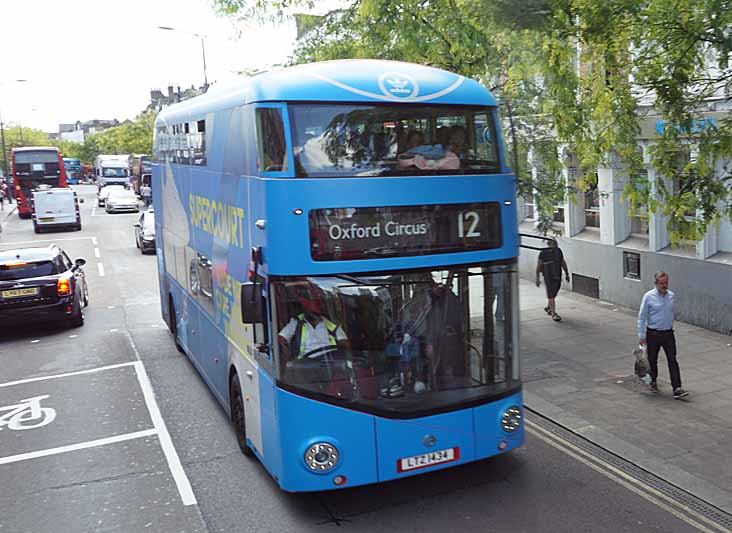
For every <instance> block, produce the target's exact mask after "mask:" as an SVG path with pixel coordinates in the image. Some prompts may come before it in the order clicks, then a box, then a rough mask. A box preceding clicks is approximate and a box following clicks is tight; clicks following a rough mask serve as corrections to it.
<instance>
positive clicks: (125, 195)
mask: <svg viewBox="0 0 732 533" xmlns="http://www.w3.org/2000/svg"><path fill="white" fill-rule="evenodd" d="M107 200H108V201H114V202H136V201H137V196H135V193H133V192H130V191H112V192H110V193H109V196H108V197H107Z"/></svg>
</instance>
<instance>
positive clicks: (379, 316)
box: [153, 60, 524, 491]
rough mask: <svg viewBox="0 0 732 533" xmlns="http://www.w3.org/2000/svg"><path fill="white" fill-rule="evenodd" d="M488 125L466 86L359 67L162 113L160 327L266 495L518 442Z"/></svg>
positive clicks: (472, 87) (344, 66) (509, 267)
mask: <svg viewBox="0 0 732 533" xmlns="http://www.w3.org/2000/svg"><path fill="white" fill-rule="evenodd" d="M499 131H500V124H499V119H498V115H497V105H496V101H495V99H494V98H493V96H492V95H491V93H490V92H489V91H488V90H486V89H485V88H483V87H482V86H480V85H479V84H478V83H476V82H475V81H472V80H470V79H466V78H464V77H462V76H459V75H456V74H452V73H449V72H445V71H442V70H438V69H434V68H429V67H424V66H419V65H414V64H408V63H399V62H389V61H375V60H352V61H336V62H326V63H315V64H310V65H303V66H298V67H293V68H289V69H284V70H281V71H276V72H271V73H265V74H261V75H258V76H255V77H253V78H249V79H247V80H245V81H241V82H239V83H238V84H235V85H233V86H231V87H228V88H219V89H216V90H212V91H209V92H208V93H207V94H206V95H203V96H199V97H197V98H193V99H191V100H188V101H185V102H182V103H180V104H177V105H174V106H171V107H168V108H166V109H164V110H163V111H161V113H160V114H159V115H158V117H157V121H156V124H155V134H154V163H153V191H154V192H153V198H154V204H155V221H156V226H157V227H156V246H157V252H158V256H157V257H158V268H159V274H160V295H161V302H162V313H163V316H164V318H165V320H166V322H167V324H168V326H169V328H170V330H171V332H172V334H173V337H174V339H175V342H176V344H177V346H178V348H179V349H180V350H181V351H183V352H185V353H186V354H187V355H188V357H189V358H190V360H191V361H192V362H193V364H194V366H195V367H196V368H197V370H198V372H199V373H200V375H201V376H202V378H203V379H204V381H205V382H206V383H207V384H208V386H209V387H210V389H211V391H212V392H213V394H214V395H215V396H216V398H217V399H218V401H219V402H220V403H221V405H222V406H223V408H224V409H225V410H226V411H227V413H228V414H229V415H230V417H231V420H232V422H233V424H234V427H235V429H236V433H237V436H238V439H239V445H240V446H241V448H242V451H243V452H244V453H245V454H247V455H255V456H256V457H257V458H259V460H260V461H261V462H262V463H263V464H264V466H265V467H266V469H267V470H268V471H269V472H270V474H271V475H272V476H273V477H274V478H275V479H276V480H277V482H278V483H279V485H280V487H281V488H283V489H284V490H287V491H315V490H327V489H335V488H339V487H351V486H356V485H362V484H367V483H375V482H381V481H386V480H392V479H398V478H401V477H405V476H410V475H414V474H418V473H427V472H431V471H433V470H437V469H442V468H448V467H451V466H454V465H459V464H464V463H467V462H470V461H476V460H479V459H483V458H486V457H491V456H494V455H497V454H501V453H505V452H507V451H510V450H512V449H514V448H516V447H518V446H520V445H521V444H522V442H523V439H524V428H523V408H522V395H521V381H520V372H519V351H518V349H519V342H518V324H519V321H518V278H517V268H516V259H517V255H518V248H519V247H518V234H517V219H516V208H515V195H516V191H515V183H514V176H513V175H512V174H511V173H510V171H509V169H508V168H507V166H506V161H505V157H504V154H503V148H502V143H501V137H500V133H499Z"/></svg>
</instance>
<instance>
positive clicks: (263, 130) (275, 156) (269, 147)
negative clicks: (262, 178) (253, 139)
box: [257, 107, 287, 172]
mask: <svg viewBox="0 0 732 533" xmlns="http://www.w3.org/2000/svg"><path fill="white" fill-rule="evenodd" d="M257 148H258V153H257V166H258V168H259V170H260V171H263V172H280V171H283V170H287V150H286V143H285V126H284V123H283V122H282V111H281V110H280V109H276V108H270V107H263V108H259V109H257Z"/></svg>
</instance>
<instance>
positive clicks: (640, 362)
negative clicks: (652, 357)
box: [633, 344, 651, 385]
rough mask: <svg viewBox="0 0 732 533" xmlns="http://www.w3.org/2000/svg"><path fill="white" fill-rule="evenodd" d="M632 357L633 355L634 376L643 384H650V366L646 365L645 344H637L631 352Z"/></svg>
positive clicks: (646, 353)
mask: <svg viewBox="0 0 732 533" xmlns="http://www.w3.org/2000/svg"><path fill="white" fill-rule="evenodd" d="M633 355H635V365H634V371H635V375H636V376H638V377H639V378H640V379H641V381H643V383H645V384H646V385H649V384H650V383H651V365H650V364H649V363H648V352H647V351H646V346H645V344H639V345H638V347H637V348H636V349H635V350H633Z"/></svg>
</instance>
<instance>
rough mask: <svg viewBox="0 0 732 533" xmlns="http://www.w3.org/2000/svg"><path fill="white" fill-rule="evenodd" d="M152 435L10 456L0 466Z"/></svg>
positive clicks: (148, 431) (0, 460)
mask: <svg viewBox="0 0 732 533" xmlns="http://www.w3.org/2000/svg"><path fill="white" fill-rule="evenodd" d="M152 435H155V430H154V429H146V430H145V431H136V432H134V433H127V434H126V435H116V436H114V437H107V438H105V439H97V440H92V441H89V442H81V443H79V444H71V445H69V446H59V447H58V448H49V449H47V450H39V451H36V452H28V453H20V454H18V455H10V456H8V457H0V465H6V464H9V463H17V462H18V461H27V460H28V459H36V458H38V457H48V456H49V455H57V454H59V453H66V452H73V451H76V450H86V449H88V448H95V447H97V446H104V445H105V444H114V443H116V442H124V441H127V440H132V439H140V438H142V437H150V436H152Z"/></svg>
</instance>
